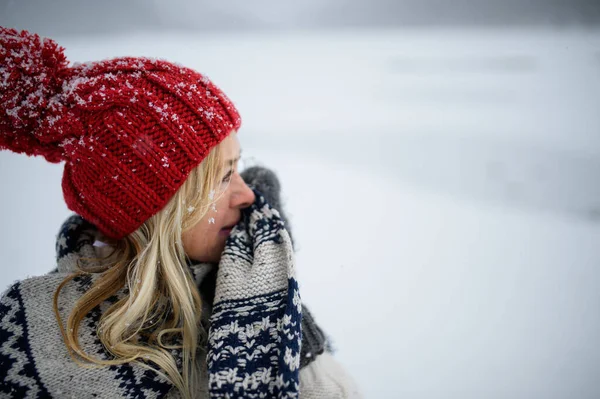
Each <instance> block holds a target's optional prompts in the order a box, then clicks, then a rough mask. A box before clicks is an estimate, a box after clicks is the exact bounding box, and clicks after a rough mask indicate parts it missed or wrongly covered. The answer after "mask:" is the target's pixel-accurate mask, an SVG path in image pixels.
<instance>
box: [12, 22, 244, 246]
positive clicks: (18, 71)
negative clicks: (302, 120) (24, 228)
mask: <svg viewBox="0 0 600 399" xmlns="http://www.w3.org/2000/svg"><path fill="white" fill-rule="evenodd" d="M240 125H241V119H240V116H239V114H238V112H237V110H236V108H235V107H234V106H233V104H232V103H231V102H230V100H229V99H228V98H227V96H226V95H225V94H224V93H223V92H222V91H221V90H219V88H217V87H216V86H215V85H214V84H213V83H212V82H210V81H209V80H208V78H206V77H205V76H203V75H201V74H199V73H198V72H196V71H194V70H192V69H189V68H185V67H182V66H179V65H175V64H173V63H169V62H166V61H162V60H155V59H149V58H132V57H125V58H115V59H110V60H105V61H100V62H95V63H88V64H81V65H77V66H73V67H69V66H68V61H67V59H66V57H65V55H64V52H63V49H62V48H61V47H59V46H58V45H57V44H56V43H55V42H53V41H52V40H49V39H42V38H40V37H39V36H37V35H33V34H30V33H28V32H25V31H21V32H17V31H16V30H13V29H6V28H1V27H0V149H9V150H12V151H14V152H19V153H25V154H27V155H42V156H44V157H45V158H46V159H47V160H48V161H50V162H61V161H64V162H65V169H64V174H63V180H62V187H63V193H64V197H65V201H66V203H67V206H68V207H69V209H71V210H73V211H74V212H76V213H78V214H79V215H81V216H82V217H83V218H84V219H86V220H88V221H89V222H91V223H93V224H94V225H96V226H97V227H98V228H99V229H100V231H102V233H104V234H105V235H107V236H108V237H112V238H122V237H124V236H126V235H128V234H129V233H131V232H133V231H135V230H136V229H137V228H138V227H139V226H141V225H142V224H143V223H144V222H145V221H146V220H147V219H148V218H150V217H151V216H152V215H154V214H156V213H157V212H158V211H159V210H160V209H162V208H163V207H164V205H165V204H166V203H167V202H168V201H169V199H170V198H171V197H172V196H173V195H174V194H175V192H176V191H177V190H178V188H179V187H180V186H181V185H182V184H183V182H184V181H185V179H186V178H187V176H188V174H189V173H190V171H191V170H192V169H193V168H195V167H196V166H198V165H199V164H200V163H201V162H202V160H203V159H204V158H205V157H206V156H207V154H208V153H209V152H210V150H211V149H212V148H213V147H214V146H216V145H217V144H218V143H219V142H221V141H222V140H223V139H224V138H225V137H227V136H228V135H229V134H230V133H231V132H232V131H234V130H237V129H238V128H239V127H240Z"/></svg>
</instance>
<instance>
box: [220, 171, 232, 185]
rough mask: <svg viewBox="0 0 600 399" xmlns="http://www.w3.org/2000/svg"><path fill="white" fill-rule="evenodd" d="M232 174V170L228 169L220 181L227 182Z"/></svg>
mask: <svg viewBox="0 0 600 399" xmlns="http://www.w3.org/2000/svg"><path fill="white" fill-rule="evenodd" d="M232 175H233V170H230V171H229V172H227V174H226V175H225V177H223V180H221V182H222V183H227V182H229V180H231V176H232Z"/></svg>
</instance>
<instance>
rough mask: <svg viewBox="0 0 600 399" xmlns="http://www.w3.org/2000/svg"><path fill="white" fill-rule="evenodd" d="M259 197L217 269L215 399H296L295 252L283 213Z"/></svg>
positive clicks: (211, 354)
mask: <svg viewBox="0 0 600 399" xmlns="http://www.w3.org/2000/svg"><path fill="white" fill-rule="evenodd" d="M255 194H256V201H255V203H254V204H253V205H252V206H251V207H249V208H247V209H245V210H244V213H243V217H242V221H241V222H240V223H239V224H238V225H237V226H236V227H235V228H234V230H233V231H232V233H231V236H230V237H229V239H228V242H227V245H226V248H225V251H224V252H223V255H222V257H221V262H220V263H219V270H218V275H217V285H216V292H215V300H214V308H213V315H212V317H211V329H210V331H209V343H208V346H209V347H208V370H209V391H210V395H211V398H242V397H243V398H281V399H286V398H298V391H299V369H300V349H301V341H302V333H301V321H302V304H301V301H300V295H299V292H298V283H297V281H296V278H295V271H294V257H293V248H292V244H291V240H290V237H289V235H288V233H287V231H286V230H285V228H284V223H283V221H282V220H281V218H280V216H279V213H278V211H277V210H275V209H273V208H271V206H270V205H269V204H268V203H267V202H266V200H265V198H264V197H263V196H262V195H261V194H260V193H259V192H257V191H255Z"/></svg>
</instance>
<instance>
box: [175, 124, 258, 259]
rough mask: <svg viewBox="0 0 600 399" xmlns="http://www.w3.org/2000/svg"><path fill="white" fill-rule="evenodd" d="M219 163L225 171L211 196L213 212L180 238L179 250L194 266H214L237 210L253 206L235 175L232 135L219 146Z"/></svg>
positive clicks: (251, 195)
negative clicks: (213, 204)
mask: <svg viewBox="0 0 600 399" xmlns="http://www.w3.org/2000/svg"><path fill="white" fill-rule="evenodd" d="M220 147H221V151H222V152H221V154H222V157H223V158H222V159H223V160H224V161H225V165H226V168H225V170H224V171H223V173H222V176H221V183H220V188H218V189H217V190H216V193H214V198H215V199H216V203H215V205H216V206H215V208H216V210H217V211H216V212H215V211H214V209H215V208H213V209H211V210H209V211H208V213H207V214H206V215H205V216H204V217H203V218H202V219H201V220H200V222H198V224H196V225H195V226H193V227H192V228H190V229H188V230H186V231H185V232H184V233H183V235H182V240H183V248H184V250H185V253H186V254H187V256H188V257H189V258H190V259H193V260H195V261H197V262H212V263H217V262H218V261H219V259H220V258H221V253H222V252H223V249H224V248H225V241H226V240H227V237H229V233H230V232H231V229H232V228H233V226H235V225H236V224H237V223H238V221H239V220H240V217H241V210H242V209H243V208H246V207H248V206H250V205H251V204H252V203H253V202H254V199H255V198H254V193H253V192H252V190H251V189H250V188H249V187H248V186H247V185H246V183H244V181H243V180H242V177H241V176H240V174H239V173H238V170H237V168H238V161H239V159H240V143H239V141H238V138H237V134H236V133H235V132H233V133H231V134H230V135H229V136H227V138H226V139H225V140H223V141H222V143H221V146H220Z"/></svg>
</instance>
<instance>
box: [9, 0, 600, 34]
mask: <svg viewBox="0 0 600 399" xmlns="http://www.w3.org/2000/svg"><path fill="white" fill-rule="evenodd" d="M0 24H1V25H3V26H9V27H15V28H18V29H29V30H32V31H36V32H38V33H40V34H43V35H48V36H54V35H64V34H82V33H85V34H94V33H108V32H123V31H139V30H176V29H185V30H188V29H189V30H209V31H218V30H219V31H223V30H226V31H230V30H274V29H275V30H281V29H286V30H287V29H312V28H339V27H414V26H478V27H480V26H489V27H499V26H501V27H502V26H507V27H514V26H536V25H537V26H539V25H551V26H587V27H589V26H600V0H528V1H524V0H502V1H499V0H453V1H447V0H303V1H299V2H290V1H273V0H252V1H248V0H227V1H220V2H216V1H211V2H208V1H204V0H168V1H167V0H162V1H161V0H129V1H127V0H103V1H97V0H93V1H89V0H54V1H48V0H0Z"/></svg>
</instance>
